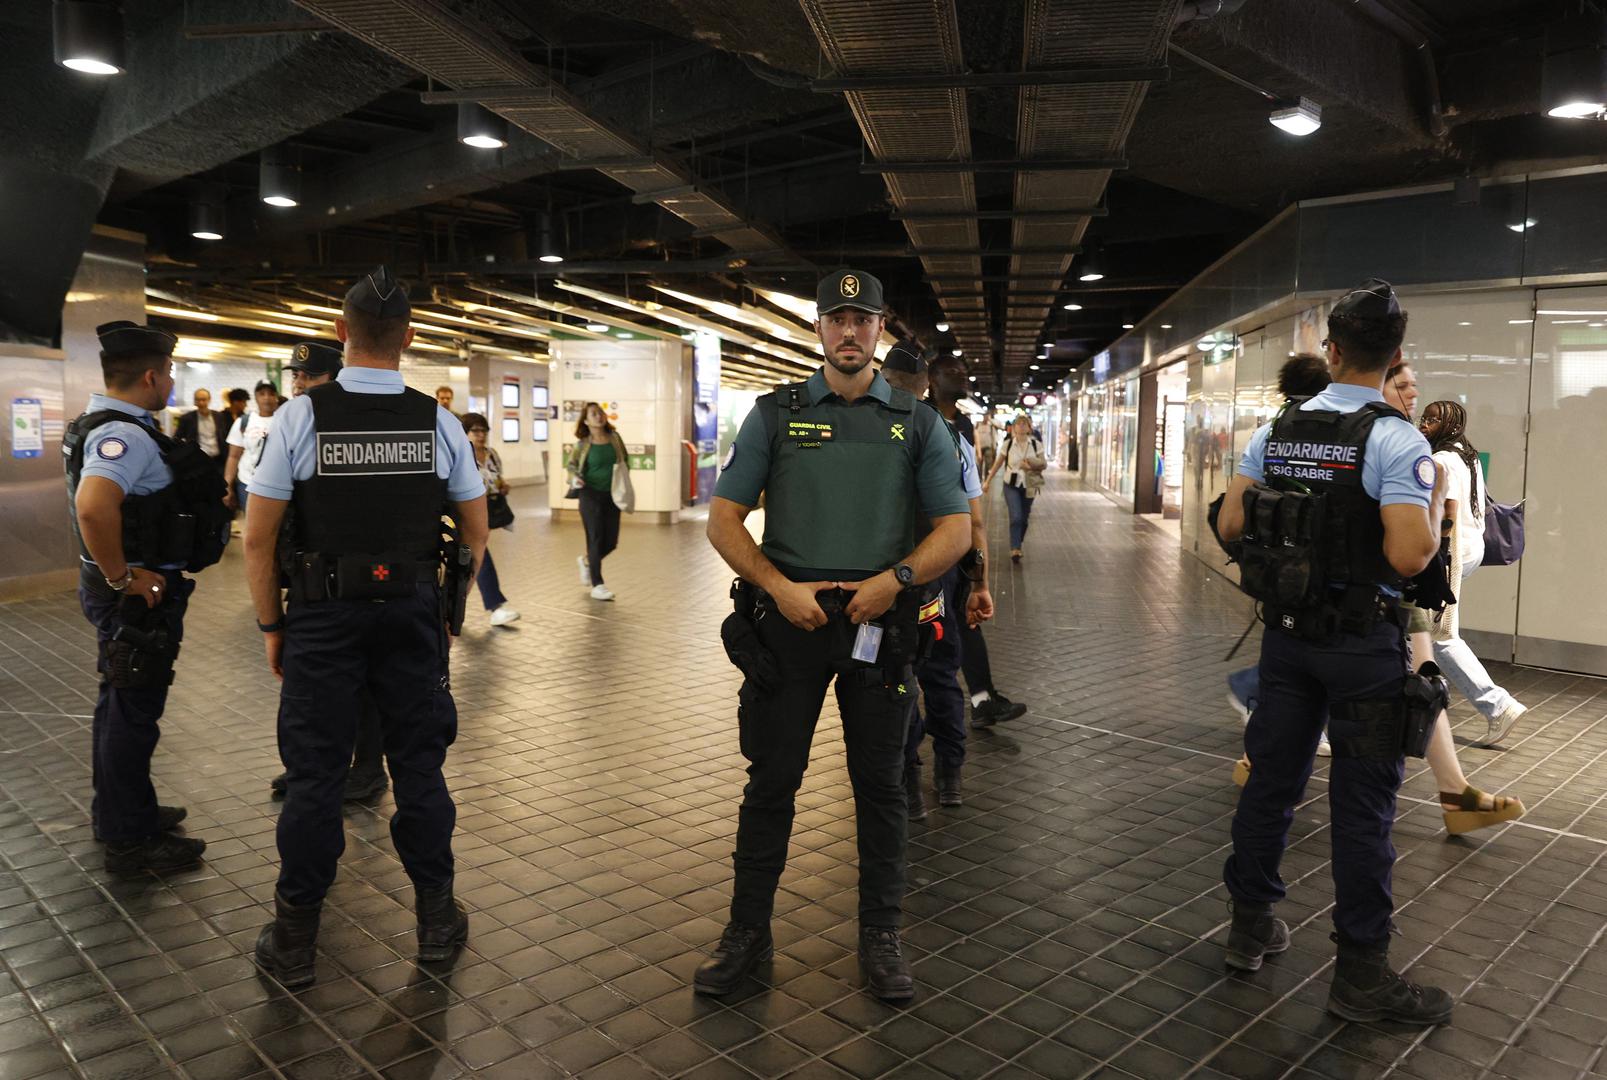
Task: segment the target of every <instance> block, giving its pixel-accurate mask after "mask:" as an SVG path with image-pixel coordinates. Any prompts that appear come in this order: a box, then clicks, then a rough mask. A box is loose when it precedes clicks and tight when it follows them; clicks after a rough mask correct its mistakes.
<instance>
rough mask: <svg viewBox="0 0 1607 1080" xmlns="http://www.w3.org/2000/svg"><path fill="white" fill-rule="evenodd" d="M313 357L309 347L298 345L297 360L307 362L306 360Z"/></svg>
mask: <svg viewBox="0 0 1607 1080" xmlns="http://www.w3.org/2000/svg"><path fill="white" fill-rule="evenodd" d="M311 355H312V350H311V349H309V348H307V346H305V345H297V346H296V359H297V360H305V359H307V357H309V356H311Z"/></svg>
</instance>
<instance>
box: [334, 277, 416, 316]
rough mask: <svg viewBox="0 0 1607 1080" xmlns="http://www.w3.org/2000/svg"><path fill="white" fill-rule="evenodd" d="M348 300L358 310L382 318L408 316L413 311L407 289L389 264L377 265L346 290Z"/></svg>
mask: <svg viewBox="0 0 1607 1080" xmlns="http://www.w3.org/2000/svg"><path fill="white" fill-rule="evenodd" d="M346 302H347V303H348V304H350V305H351V306H352V307H354V308H356V309H357V310H358V311H366V312H367V313H368V314H370V315H373V316H375V317H377V318H381V319H399V318H406V317H407V316H408V315H411V314H412V313H413V305H412V304H411V303H409V302H408V299H407V290H406V289H404V288H402V283H401V282H399V281H397V280H396V278H395V277H394V276H392V274H391V268H390V267H388V266H377V267H375V268H374V270H373V272H372V273H369V274H366V275H364V276H363V277H361V278H359V279H358V280H357V283H356V284H354V285H353V286H352V287H351V288H349V289H347V290H346Z"/></svg>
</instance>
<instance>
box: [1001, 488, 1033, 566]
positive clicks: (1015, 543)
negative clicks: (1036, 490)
mask: <svg viewBox="0 0 1607 1080" xmlns="http://www.w3.org/2000/svg"><path fill="white" fill-rule="evenodd" d="M1004 505H1005V508H1006V509H1008V510H1009V511H1010V550H1012V551H1019V550H1020V549H1021V544H1022V542H1023V541H1025V540H1026V539H1027V519H1028V518H1029V517H1031V516H1032V499H1031V497H1030V496H1028V495H1027V489H1026V488H1018V487H1015V486H1014V485H1011V484H1006V485H1004Z"/></svg>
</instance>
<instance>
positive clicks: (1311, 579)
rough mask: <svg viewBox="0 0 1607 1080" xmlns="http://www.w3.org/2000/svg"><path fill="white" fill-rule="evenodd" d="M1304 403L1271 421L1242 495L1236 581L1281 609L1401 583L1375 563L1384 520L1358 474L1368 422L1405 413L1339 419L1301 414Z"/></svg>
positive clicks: (1380, 555) (1373, 412)
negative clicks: (1257, 466)
mask: <svg viewBox="0 0 1607 1080" xmlns="http://www.w3.org/2000/svg"><path fill="white" fill-rule="evenodd" d="M1304 400H1305V399H1294V400H1291V401H1290V402H1289V404H1288V405H1286V406H1285V407H1284V408H1283V410H1282V411H1281V412H1280V413H1279V414H1278V416H1277V417H1276V418H1275V419H1274V420H1273V422H1272V430H1271V431H1270V432H1268V435H1267V443H1266V453H1265V456H1264V459H1263V465H1262V471H1263V474H1264V475H1265V482H1264V483H1262V484H1257V485H1255V486H1254V487H1252V488H1251V489H1250V491H1248V492H1247V493H1246V494H1245V499H1244V503H1245V521H1244V536H1243V539H1242V547H1241V565H1242V569H1243V574H1242V582H1241V584H1242V586H1243V588H1244V591H1245V592H1247V593H1249V594H1250V595H1251V596H1254V597H1256V598H1257V599H1259V600H1263V601H1265V602H1267V603H1269V604H1272V605H1274V606H1275V607H1276V608H1277V609H1278V610H1280V611H1286V612H1298V611H1302V610H1310V609H1311V608H1313V607H1317V606H1323V605H1327V604H1330V603H1331V602H1332V592H1333V590H1334V587H1336V586H1363V587H1376V586H1380V585H1386V586H1389V587H1391V588H1396V589H1398V588H1400V587H1401V586H1402V585H1403V584H1404V581H1403V579H1402V578H1401V576H1400V575H1399V574H1397V573H1396V572H1395V569H1394V567H1392V566H1390V564H1389V560H1388V559H1386V558H1385V557H1384V522H1383V519H1382V517H1380V515H1379V504H1378V500H1377V499H1375V498H1373V497H1372V496H1370V495H1368V494H1367V492H1366V489H1365V488H1363V487H1362V468H1363V465H1364V463H1365V461H1366V454H1367V436H1368V434H1369V433H1370V432H1371V431H1372V430H1373V424H1374V423H1375V422H1376V421H1377V420H1378V419H1379V418H1380V417H1385V416H1394V417H1398V418H1400V419H1402V420H1405V419H1406V417H1405V416H1402V415H1401V413H1399V412H1397V411H1396V410H1395V409H1392V408H1391V407H1390V406H1388V405H1386V404H1384V403H1383V402H1368V403H1367V404H1365V405H1363V406H1362V407H1361V408H1360V409H1357V410H1356V411H1355V412H1349V413H1340V412H1333V411H1330V410H1323V409H1301V408H1300V404H1301V402H1302V401H1304Z"/></svg>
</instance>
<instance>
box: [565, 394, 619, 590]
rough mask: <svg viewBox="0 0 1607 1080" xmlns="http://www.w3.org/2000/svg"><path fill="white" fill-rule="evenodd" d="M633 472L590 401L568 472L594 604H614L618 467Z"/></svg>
mask: <svg viewBox="0 0 1607 1080" xmlns="http://www.w3.org/2000/svg"><path fill="white" fill-rule="evenodd" d="M615 465H623V466H624V467H625V468H627V469H629V468H630V463H629V461H628V460H627V458H626V455H625V443H624V442H623V441H622V440H621V439H620V437H619V432H617V431H615V430H614V425H613V424H611V423H609V422H608V414H607V413H605V412H604V411H603V407H602V406H601V405H599V404H597V402H595V401H588V402H587V403H586V408H585V410H584V411H583V412H582V413H581V419H580V423H579V424H578V425H576V427H575V446H574V448H573V449H571V450H570V451H569V462H568V465H567V471H568V473H569V476H570V482H571V484H572V485H573V484H574V483H575V482H577V481H578V482H579V487H580V521H581V524H582V525H584V526H585V528H586V554H584V555H582V556H580V558H579V563H580V580H581V582H582V583H583V584H586V585H590V586H591V587H592V588H591V597H592V599H593V600H612V599H613V598H614V594H613V593H612V592H611V591H609V588H608V586H607V585H604V584H603V558H604V557H605V556H606V555H607V554H608V553H609V552H611V551H613V550H614V549H615V548H616V547H618V546H619V507H618V506H617V505H615V503H614V493H613V489H614V466H615Z"/></svg>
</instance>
